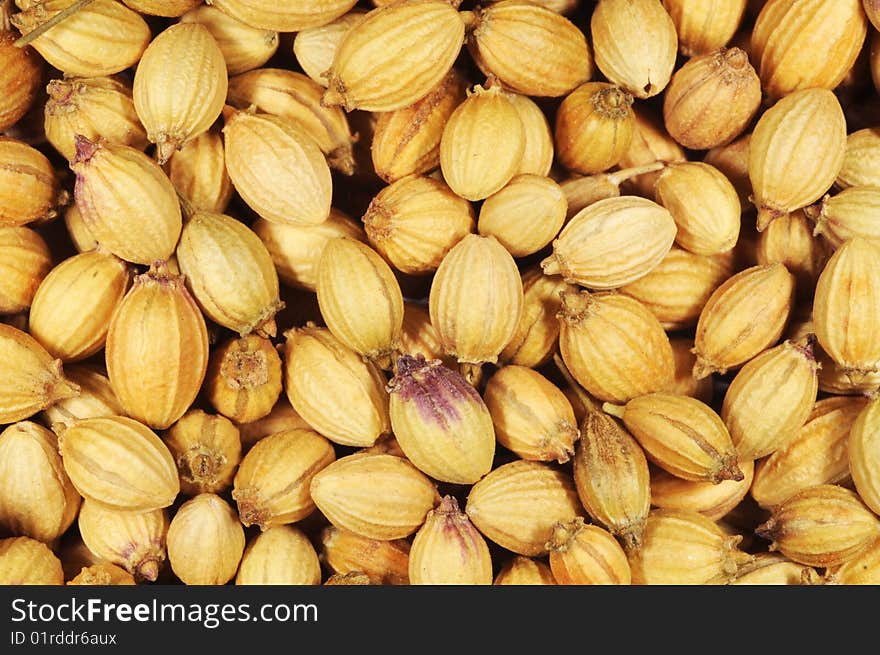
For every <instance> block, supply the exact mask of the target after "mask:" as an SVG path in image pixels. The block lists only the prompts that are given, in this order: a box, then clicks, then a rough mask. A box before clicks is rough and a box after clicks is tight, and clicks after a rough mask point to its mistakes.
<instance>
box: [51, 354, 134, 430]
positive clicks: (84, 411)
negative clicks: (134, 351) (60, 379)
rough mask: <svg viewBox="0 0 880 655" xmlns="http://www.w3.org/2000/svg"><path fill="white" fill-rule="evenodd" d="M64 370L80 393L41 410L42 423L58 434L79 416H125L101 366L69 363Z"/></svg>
mask: <svg viewBox="0 0 880 655" xmlns="http://www.w3.org/2000/svg"><path fill="white" fill-rule="evenodd" d="M65 373H66V375H67V378H68V379H69V380H70V381H71V382H72V383H74V384H75V385H77V386H78V387H79V389H80V392H79V394H77V395H76V396H73V397H71V398H65V399H64V400H59V401H58V402H56V403H55V404H53V405H52V406H51V407H49V408H47V409H45V410H43V412H42V415H41V416H42V419H43V423H45V424H46V425H48V426H49V427H50V428H51V429H52V430H53V431H54V432H56V434H60V433H62V432H63V431H64V430H65V429H67V428H69V427H70V426H72V425H73V424H74V423H75V422H76V421H77V420H79V419H86V418H96V417H99V416H122V415H125V411H124V410H123V409H122V405H120V404H119V400H118V399H117V398H116V394H115V393H113V387H112V386H110V379H109V378H108V377H107V375H106V371H104V370H103V368H102V367H99V366H96V365H94V364H86V363H84V364H73V365H71V366H68V367H67V368H66V369H65Z"/></svg>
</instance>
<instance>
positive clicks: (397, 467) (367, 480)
mask: <svg viewBox="0 0 880 655" xmlns="http://www.w3.org/2000/svg"><path fill="white" fill-rule="evenodd" d="M310 489H311V496H312V500H313V501H314V502H315V504H316V505H317V506H318V509H319V510H320V511H321V512H322V513H323V514H324V516H325V517H327V519H328V520H329V521H330V522H331V523H332V524H333V525H335V526H336V527H338V528H342V529H346V530H351V531H352V532H355V533H357V534H359V535H361V536H364V537H368V538H370V539H379V540H385V541H388V540H393V539H402V538H404V537H408V536H409V535H411V534H413V533H414V532H416V531H417V530H418V529H419V528H420V527H421V526H422V524H424V522H425V519H426V517H427V515H428V512H429V511H430V510H431V509H433V508H434V507H435V506H437V505H438V504H439V502H440V496H439V494H438V493H437V489H436V486H435V483H434V482H433V481H432V480H431V479H430V478H429V477H428V476H426V475H425V474H424V473H421V472H420V471H419V470H418V469H417V468H416V467H415V466H413V465H412V464H410V463H409V462H408V461H406V460H405V459H403V458H402V457H396V456H394V455H381V454H379V455H371V454H354V455H347V456H345V457H341V458H339V459H338V460H336V461H335V462H333V463H332V464H330V465H329V466H327V467H326V468H324V469H322V470H321V471H319V472H318V474H317V475H315V477H314V478H312V482H311V485H310Z"/></svg>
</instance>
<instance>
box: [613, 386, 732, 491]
mask: <svg viewBox="0 0 880 655" xmlns="http://www.w3.org/2000/svg"><path fill="white" fill-rule="evenodd" d="M603 409H604V410H605V411H606V412H608V413H610V414H612V415H613V416H618V417H619V418H621V420H622V421H623V423H624V425H626V427H627V429H628V430H629V431H630V432H631V433H632V435H633V436H634V437H635V438H636V439H637V440H638V442H639V444H640V445H641V446H642V448H644V450H645V455H646V456H647V457H648V459H650V460H651V461H652V462H653V463H654V464H656V465H657V466H659V467H660V468H662V469H663V470H665V471H667V472H668V473H671V474H672V475H675V476H677V477H680V478H683V479H685V480H691V481H695V482H712V483H715V484H718V483H720V482H723V481H724V480H735V481H741V480H742V479H743V478H744V477H745V476H744V473H743V472H742V470H741V469H740V468H739V464H738V458H737V453H736V448H735V447H734V445H733V440H732V439H731V437H730V433H729V432H728V431H727V427H726V426H725V425H724V422H723V421H722V420H721V417H720V416H718V414H717V413H715V411H714V410H713V409H712V408H711V407H710V406H709V405H706V404H705V403H703V402H701V401H699V400H697V399H696V398H691V397H689V396H676V395H674V394H670V393H666V392H655V393H649V394H645V395H643V396H639V397H637V398H633V399H632V400H630V401H628V402H627V403H626V404H625V405H624V406H623V407H618V406H614V405H611V404H610V403H605V404H604V405H603Z"/></svg>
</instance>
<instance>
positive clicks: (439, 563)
mask: <svg viewBox="0 0 880 655" xmlns="http://www.w3.org/2000/svg"><path fill="white" fill-rule="evenodd" d="M409 583H410V584H412V585H489V584H492V558H491V557H490V555H489V546H488V545H487V544H486V540H485V539H484V538H483V535H481V534H480V533H479V531H478V530H477V529H476V528H475V527H474V525H473V524H472V523H471V521H470V519H469V518H468V517H467V514H465V513H464V512H462V511H461V510H460V509H459V508H458V501H457V500H456V499H455V497H454V496H444V498H443V500H442V501H441V502H440V505H439V506H437V507H435V508H434V509H432V510H431V511H429V512H428V515H427V517H426V518H425V523H424V524H423V525H422V527H420V528H419V529H418V531H417V532H416V534H415V537H413V541H412V550H411V551H410V554H409Z"/></svg>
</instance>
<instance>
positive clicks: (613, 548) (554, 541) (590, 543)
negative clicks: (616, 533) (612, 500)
mask: <svg viewBox="0 0 880 655" xmlns="http://www.w3.org/2000/svg"><path fill="white" fill-rule="evenodd" d="M548 548H549V550H550V558H549V559H550V570H551V571H552V572H553V578H554V579H555V580H556V583H557V584H564V585H628V584H630V580H631V577H630V570H629V562H628V561H627V558H626V553H625V552H624V550H623V548H622V547H621V546H620V544H619V543H617V540H616V539H615V538H614V537H613V536H612V535H611V533H609V532H608V531H606V530H603V529H602V528H600V527H598V526H595V525H588V524H585V523H584V519H583V517H580V516H578V517H576V518H574V519H572V520H571V521H568V522H567V523H557V524H556V525H555V526H554V527H553V535H552V536H551V537H550V542H549V543H548Z"/></svg>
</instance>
